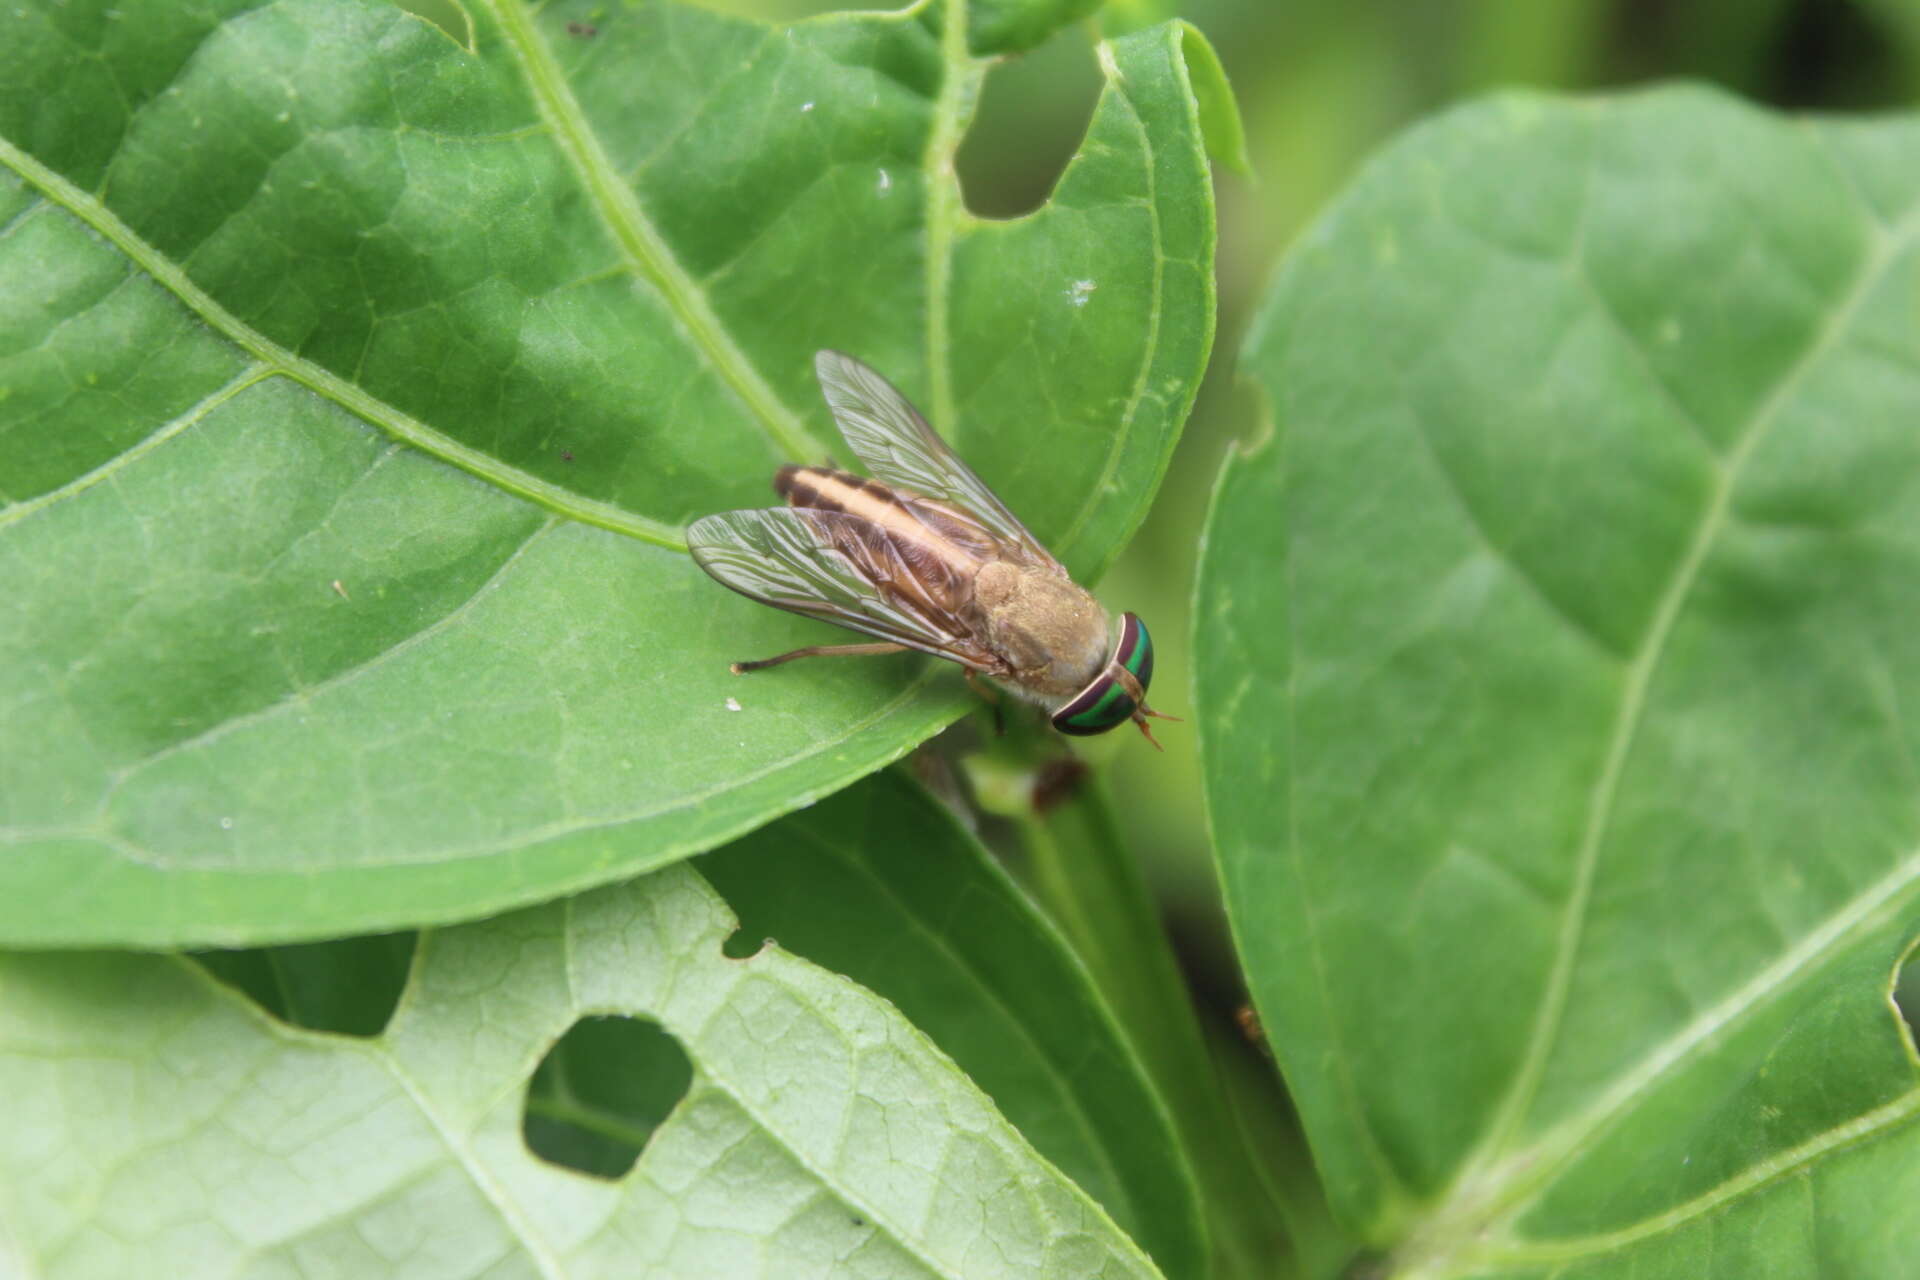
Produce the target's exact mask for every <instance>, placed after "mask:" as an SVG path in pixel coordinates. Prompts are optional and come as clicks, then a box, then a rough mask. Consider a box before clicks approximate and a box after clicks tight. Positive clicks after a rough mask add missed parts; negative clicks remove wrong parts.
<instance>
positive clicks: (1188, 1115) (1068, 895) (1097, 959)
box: [1008, 778, 1304, 1277]
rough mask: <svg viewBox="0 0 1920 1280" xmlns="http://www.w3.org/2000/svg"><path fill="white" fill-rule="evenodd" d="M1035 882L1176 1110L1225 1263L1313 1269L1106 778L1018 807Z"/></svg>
mask: <svg viewBox="0 0 1920 1280" xmlns="http://www.w3.org/2000/svg"><path fill="white" fill-rule="evenodd" d="M1008 816H1009V817H1011V819H1012V822H1013V826H1014V829H1015V831H1016V832H1017V833H1018V838H1019V843H1020V847H1021V850H1022V852H1023V853H1024V855H1025V857H1024V859H1023V861H1024V864H1025V865H1024V867H1023V869H1022V870H1023V876H1024V879H1025V881H1026V885H1027V888H1028V890H1029V892H1031V893H1032V894H1033V895H1034V896H1035V897H1036V898H1037V899H1039V901H1040V903H1041V905H1042V907H1043V908H1044V909H1045V910H1046V911H1047V913H1048V914H1049V915H1050V916H1052V918H1053V920H1054V922H1055V923H1056V924H1057V925H1058V926H1059V928H1060V930H1061V932H1063V933H1064V934H1065V935H1066V936H1067V939H1068V941H1069V942H1070V943H1072V945H1073V947H1074V949H1075V950H1076V951H1077V952H1078V953H1079V955H1080V957H1081V959H1082V961H1083V962H1084V963H1085V964H1086V966H1087V969H1088V971H1089V972H1090V973H1091V974H1092V975H1093V978H1094V982H1095V983H1096V985H1097V986H1098V987H1099V989H1100V991H1101V993H1102V994H1103V995H1104V996H1105V998H1106V1000H1107V1002H1108V1004H1109V1006H1110V1007H1111V1008H1112V1010H1113V1012H1114V1015H1115V1017H1116V1019H1117V1020H1118V1022H1119V1024H1120V1027H1121V1030H1122V1032H1123V1033H1124V1034H1125V1035H1126V1036H1127V1038H1128V1040H1129V1041H1130V1042H1131V1044H1132V1046H1133V1050H1134V1053H1135V1054H1136V1055H1137V1056H1138V1057H1139V1059H1140V1061H1141V1062H1142V1063H1144V1064H1145V1066H1146V1068H1147V1073H1148V1076H1149V1077H1150V1078H1151V1079H1152V1081H1153V1083H1154V1085H1155V1087H1156V1088H1157V1089H1158V1090H1159V1092H1160V1096H1161V1098H1162V1100H1163V1101H1164V1102H1165V1103H1166V1106H1167V1109H1168V1111H1169V1113H1170V1114H1171V1115H1172V1117H1173V1122H1174V1127H1175V1130H1176V1132H1177V1133H1178V1134H1179V1136H1180V1140H1181V1144H1182V1145H1183V1146H1184V1147H1185V1148H1186V1151H1187V1158H1188V1161H1189V1163H1190V1164H1191V1165H1192V1166H1193V1170H1194V1175H1195V1177H1196V1178H1197V1179H1198V1182H1199V1185H1200V1190H1201V1199H1202V1202H1203V1203H1204V1204H1206V1205H1207V1206H1208V1222H1207V1226H1208V1230H1209V1233H1210V1235H1211V1237H1212V1251H1213V1260H1214V1272H1215V1274H1216V1275H1220V1276H1266V1277H1271V1276H1293V1275H1301V1274H1304V1273H1303V1272H1301V1271H1300V1269H1299V1266H1298V1263H1297V1261H1296V1255H1295V1250H1294V1249H1293V1247H1292V1245H1291V1242H1290V1241H1289V1239H1288V1232H1287V1227H1286V1216H1285V1215H1284V1214H1283V1213H1282V1212H1281V1209H1280V1206H1279V1205H1278V1204H1277V1203H1276V1202H1275V1200H1274V1198H1273V1196H1272V1194H1271V1187H1272V1185H1273V1184H1272V1183H1271V1181H1270V1180H1269V1179H1268V1178H1267V1177H1266V1176H1264V1175H1263V1174H1262V1173H1261V1172H1260V1170H1259V1169H1258V1168H1257V1167H1256V1161H1255V1160H1254V1159H1253V1157H1252V1153H1251V1152H1250V1151H1249V1150H1248V1148H1247V1146H1246V1141H1247V1135H1249V1134H1251V1133H1257V1132H1261V1131H1263V1130H1262V1129H1261V1128H1260V1127H1259V1126H1254V1127H1248V1126H1244V1125H1242V1124H1241V1123H1240V1122H1239V1121H1238V1120H1237V1119H1236V1117H1235V1116H1234V1114H1233V1110H1232V1108H1231V1107H1230V1106H1229V1104H1228V1101H1227V1097H1226V1094H1225V1092H1224V1091H1223V1088H1222V1082H1221V1079H1220V1075H1219V1073H1218V1070H1217V1068H1216V1064H1215V1062H1214V1060H1213V1058H1212V1057H1211V1056H1210V1054H1209V1052H1208V1046H1207V1043H1206V1039H1205V1037H1204V1036H1203V1035H1202V1033H1201V1027H1200V1022H1199V1019H1198V1017H1197V1015H1196V1013H1195V1010H1194V1007H1193V1004H1192V1001H1191V999H1190V997H1189V995H1188V992H1187V987H1186V983H1185V982H1184V980H1183V979H1182V977H1181V973H1180V968H1179V965H1178V964H1177V963H1176V962H1175V960H1174V955H1173V949H1172V947H1171V945H1170V944H1169V942H1168V939H1167V935H1166V932H1165V930H1164V929H1163V928H1162V926H1161V922H1160V916H1159V912H1158V911H1157V910H1156V908H1155V906H1154V902H1153V898H1152V896H1151V894H1150V893H1149V892H1148V890H1147V885H1146V881H1145V879H1144V878H1143V877H1142V875H1141V873H1140V868H1139V865H1138V863H1137V862H1136V860H1135V859H1134V857H1133V855H1132V852H1131V851H1130V850H1129V849H1128V848H1127V847H1126V845H1125V842H1124V841H1123V840H1122V839H1121V836H1120V831H1119V829H1118V827H1117V825H1116V824H1115V822H1114V819H1113V811H1112V806H1111V804H1110V803H1109V801H1108V798H1107V794H1106V788H1105V787H1104V786H1103V785H1102V784H1101V783H1100V782H1099V781H1098V780H1097V779H1093V778H1088V779H1085V780H1083V782H1082V783H1081V785H1080V786H1079V787H1078V788H1077V789H1076V790H1075V791H1074V793H1073V794H1072V795H1071V796H1069V797H1068V798H1066V799H1065V800H1063V801H1061V802H1059V803H1057V804H1055V805H1052V806H1051V807H1049V808H1048V809H1047V810H1046V812H1045V813H1041V812H1038V811H1036V809H1035V808H1034V806H1033V805H1031V804H1027V805H1022V806H1020V807H1019V808H1018V810H1017V812H1011V813H1009V815H1008Z"/></svg>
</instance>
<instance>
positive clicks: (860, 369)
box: [813, 351, 1066, 574]
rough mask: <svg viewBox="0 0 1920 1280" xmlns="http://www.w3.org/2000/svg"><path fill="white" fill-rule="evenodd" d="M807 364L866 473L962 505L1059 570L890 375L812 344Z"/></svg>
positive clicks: (992, 529)
mask: <svg viewBox="0 0 1920 1280" xmlns="http://www.w3.org/2000/svg"><path fill="white" fill-rule="evenodd" d="M813 367H814V371H815V372H816V373H818V374H819V376H820V389H821V390H822V391H823V392H825V393H826V397H827V404H828V406H829V407H830V408H832V410H833V416H834V419H835V420H836V421H837V422H839V424H840V434H841V435H843V436H845V437H846V440H847V446H848V447H849V448H851V449H852V450H853V452H854V453H855V454H856V455H857V456H858V457H859V459H860V461H862V462H864V463H865V464H866V465H867V469H868V470H870V471H872V472H873V474H874V475H876V476H878V477H880V479H882V480H885V481H886V482H887V483H888V484H892V485H898V486H899V487H900V488H902V489H908V490H912V491H914V492H916V493H920V494H924V495H925V496H927V497H929V498H934V499H938V500H940V501H943V502H947V503H951V504H953V505H954V506H957V507H959V508H961V509H962V510H964V511H967V512H970V513H971V514H972V515H974V516H975V517H976V518H977V519H978V520H979V521H980V523H981V524H982V525H983V526H985V527H986V528H987V530H988V531H989V532H991V533H992V534H993V535H994V536H995V537H997V538H999V539H1000V540H1001V541H1002V542H1005V543H1007V544H1009V545H1011V546H1015V547H1020V548H1022V549H1024V550H1025V551H1026V552H1028V554H1029V555H1031V556H1032V557H1033V558H1034V559H1035V560H1036V561H1037V562H1039V563H1041V564H1045V565H1049V566H1051V567H1052V568H1054V569H1058V570H1059V571H1060V572H1061V573H1062V574H1064V573H1065V572H1066V570H1065V569H1062V568H1061V567H1060V562H1059V561H1057V560H1055V559H1054V558H1053V556H1052V554H1051V553H1050V552H1048V551H1047V549H1046V548H1045V547H1043V546H1041V545H1040V542H1039V540H1038V539H1037V538H1035V537H1034V536H1033V535H1032V534H1031V533H1028V532H1027V527H1026V526H1025V525H1023V524H1021V523H1020V521H1019V520H1018V519H1017V518H1015V516H1014V514H1013V512H1011V511H1009V510H1007V507H1006V504H1005V503H1003V502H1001V501H1000V499H999V498H998V497H996V496H995V495H994V492H993V490H991V489H989V488H987V486H986V483H985V482H984V481H983V480H981V479H980V477H979V476H977V475H975V474H973V470H972V469H971V468H970V467H968V466H967V464H966V463H964V462H962V461H960V459H959V457H957V456H956V455H955V454H954V452H953V450H951V449H949V448H947V444H946V441H944V440H942V439H941V438H940V437H939V435H938V434H937V433H936V432H935V431H934V429H933V428H932V427H931V426H929V425H928V424H927V420H926V419H925V418H923V417H921V416H920V411H919V410H918V409H915V408H914V407H913V406H912V405H911V404H909V403H908V402H907V398H906V397H905V396H903V395H901V394H900V392H899V390H898V389H896V388H895V387H894V385H893V384H892V383H891V382H888V381H887V380H886V379H885V378H883V377H881V376H880V375H879V374H878V373H875V372H874V371H873V370H872V369H870V368H868V367H867V366H866V365H864V364H862V363H860V362H859V361H858V360H855V359H854V358H853V357H852V356H848V355H842V354H841V353H840V352H838V351H822V352H819V353H818V354H816V355H815V356H814V358H813Z"/></svg>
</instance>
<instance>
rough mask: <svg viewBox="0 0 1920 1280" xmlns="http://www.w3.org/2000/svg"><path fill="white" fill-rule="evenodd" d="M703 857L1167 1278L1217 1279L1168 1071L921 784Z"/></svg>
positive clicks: (766, 929) (868, 784)
mask: <svg viewBox="0 0 1920 1280" xmlns="http://www.w3.org/2000/svg"><path fill="white" fill-rule="evenodd" d="M902 833H911V836H910V838H903V834H902ZM697 866H698V869H699V871H700V873H701V874H702V875H703V876H705V877H706V878H707V879H708V880H709V881H710V882H712V884H713V886H714V887H715V888H716V889H718V890H719V891H720V893H721V896H723V897H724V898H725V899H726V900H727V903H728V905H729V906H731V907H732V908H733V910H734V911H735V912H736V913H737V914H738V915H739V916H740V919H741V933H742V934H743V935H744V937H745V938H746V939H752V940H757V939H760V938H771V939H774V940H776V941H777V942H778V943H779V944H780V945H781V946H782V947H784V948H786V949H787V950H790V951H793V952H796V953H798V954H800V955H803V956H805V957H806V958H807V959H809V960H811V961H813V962H814V963H816V964H819V965H822V966H824V967H826V968H828V969H831V970H833V971H834V972H836V973H841V974H845V975H846V976H848V977H850V978H852V979H853V980H854V981H856V982H858V983H860V984H861V985H862V986H865V987H867V988H869V989H871V990H873V991H875V992H877V993H878V994H880V995H882V996H885V997H886V998H887V999H888V1000H889V1001H891V1002H892V1003H893V1004H894V1005H895V1007H897V1008H898V1009H899V1010H900V1011H901V1013H902V1014H904V1015H905V1016H906V1017H907V1018H908V1019H909V1020H910V1021H911V1022H912V1023H913V1025H914V1026H915V1027H917V1028H919V1029H920V1030H921V1031H922V1032H923V1033H925V1034H926V1035H927V1036H928V1037H929V1038H930V1039H931V1040H933V1042H934V1043H935V1044H937V1045H939V1046H940V1048H941V1049H943V1050H944V1051H945V1052H947V1053H948V1054H950V1055H952V1057H953V1059H954V1062H955V1063H956V1064H957V1065H958V1066H959V1067H960V1068H961V1069H962V1070H963V1071H965V1072H966V1073H967V1077H968V1078H969V1079H971V1080H972V1081H973V1082H974V1083H976V1084H977V1085H979V1086H980V1088H982V1089H983V1090H985V1091H986V1093H987V1094H988V1095H989V1096H990V1097H992V1098H993V1100H994V1104H995V1105H996V1106H998V1107H999V1108H1000V1110H1001V1111H1002V1112H1003V1113H1004V1114H1005V1115H1006V1117H1007V1119H1008V1120H1010V1121H1011V1122H1012V1123H1013V1124H1014V1125H1015V1126H1016V1127H1017V1128H1018V1129H1019V1130H1020V1132H1021V1134H1023V1135H1024V1136H1025V1137H1026V1139H1027V1141H1029V1142H1031V1143H1033V1145H1034V1146H1035V1147H1036V1148H1037V1149H1038V1150H1039V1151H1040V1153H1041V1154H1042V1155H1044V1156H1046V1158H1047V1159H1048V1160H1050V1161H1051V1162H1052V1163H1053V1164H1054V1165H1055V1166H1057V1167H1058V1168H1059V1169H1060V1170H1061V1172H1063V1173H1065V1174H1066V1175H1067V1176H1068V1177H1070V1178H1072V1179H1073V1180H1074V1182H1075V1183H1077V1184H1078V1185H1079V1186H1080V1187H1082V1188H1083V1189H1085V1190H1086V1192H1087V1193H1088V1194H1089V1195H1091V1196H1092V1197H1093V1198H1094V1199H1095V1200H1097V1201H1099V1202H1100V1203H1101V1204H1102V1205H1103V1206H1105V1207H1106V1209H1107V1211H1108V1212H1109V1213H1111V1214H1112V1215H1113V1217H1114V1220H1115V1221H1116V1222H1118V1223H1119V1224H1120V1226H1121V1227H1122V1228H1123V1229H1125V1230H1126V1231H1127V1232H1128V1233H1129V1234H1130V1235H1131V1236H1132V1237H1133V1238H1134V1239H1135V1240H1137V1241H1139V1242H1140V1244H1141V1245H1142V1246H1143V1247H1144V1248H1146V1249H1147V1251H1148V1252H1149V1253H1151V1254H1152V1255H1153V1257H1154V1259H1155V1260H1156V1261H1157V1262H1158V1263H1159V1265H1160V1268H1161V1269H1162V1270H1163V1271H1165V1272H1166V1273H1167V1274H1168V1275H1170V1276H1198V1275H1203V1274H1206V1272H1205V1270H1204V1259H1205V1257H1206V1239H1205V1232H1204V1230H1203V1228H1202V1227H1201V1224H1200V1218H1199V1214H1200V1209H1199V1206H1198V1204H1196V1201H1195V1192H1194V1185H1193V1174H1192V1171H1191V1170H1190V1169H1189V1168H1188V1167H1187V1160H1186V1157H1185V1156H1184V1155H1183V1154H1182V1151H1181V1147H1180V1140H1179V1138H1178V1136H1177V1135H1176V1132H1175V1129H1174V1125H1173V1123H1172V1120H1171V1119H1170V1117H1169V1115H1168V1110H1167V1104H1166V1103H1165V1102H1163V1101H1162V1100H1161V1095H1160V1094H1158V1093H1156V1092H1155V1089H1154V1085H1153V1083H1152V1080H1153V1077H1152V1076H1151V1075H1150V1074H1148V1072H1147V1069H1146V1067H1145V1066H1144V1065H1143V1064H1142V1063H1141V1062H1140V1061H1139V1059H1138V1058H1137V1056H1136V1054H1135V1051H1134V1050H1133V1049H1132V1048H1130V1047H1129V1045H1128V1041H1127V1039H1126V1036H1125V1035H1124V1034H1123V1032H1122V1029H1121V1027H1120V1026H1119V1025H1118V1024H1117V1023H1116V1021H1115V1016H1114V1014H1113V1013H1112V1012H1110V1011H1109V1009H1108V1007H1107V1005H1106V1004H1105V1003H1104V1002H1103V1001H1102V999H1101V997H1100V995H1099V993H1098V990H1097V988H1096V987H1095V985H1094V983H1093V980H1092V979H1091V978H1090V976H1089V975H1088V973H1087V971H1086V969H1085V968H1084V967H1083V966H1082V964H1081V962H1080V960H1079V959H1078V958H1077V957H1076V956H1075V954H1074V952H1073V950H1072V949H1071V948H1069V947H1068V945H1067V943H1066V942H1065V940H1064V939H1062V937H1061V936H1060V934H1059V933H1057V932H1056V931H1055V930H1054V928H1053V927H1052V926H1051V925H1050V924H1049V923H1048V922H1047V920H1046V919H1045V917H1043V916H1042V915H1041V914H1040V913H1039V912H1038V911H1037V910H1036V909H1035V908H1034V907H1033V905H1032V904H1031V903H1030V902H1029V901H1028V900H1027V898H1026V897H1025V896H1024V895H1023V894H1022V893H1021V892H1020V890H1019V889H1018V888H1017V887H1015V885H1014V884H1013V883H1012V882H1011V881H1010V880H1009V879H1008V878H1007V876H1006V874H1005V873H1004V872H1003V871H1001V869H1000V868H999V866H998V864H996V863H995V862H994V861H993V860H992V859H991V858H990V857H989V856H988V854H987V852H986V850H984V849H983V848H981V846H980V844H979V842H978V841H976V840H975V839H973V838H972V837H971V836H969V835H968V834H967V833H966V832H964V831H963V830H961V829H960V827H959V826H958V824H957V823H956V822H955V821H954V819H953V818H952V816H951V815H949V814H947V813H945V812H943V811H942V810H941V809H940V807H939V806H938V805H937V804H935V803H934V802H933V801H932V800H930V799H929V798H928V797H927V796H926V794H925V793H924V792H922V791H921V790H920V789H919V788H918V787H916V786H914V785H912V784H910V783H908V782H907V781H905V780H904V779H902V778H899V777H897V776H894V775H893V774H891V773H888V774H881V775H878V776H876V777H873V778H870V779H868V780H866V781H865V782H862V783H860V784H859V785H857V786H855V787H851V788H849V789H847V790H846V791H843V792H841V793H840V794H839V795H837V796H834V797H833V798H832V799H830V800H826V801H823V802H822V803H820V804H819V805H816V806H814V807H813V808H811V809H808V810H805V811H804V812H801V813H796V814H792V815H790V816H789V817H786V818H783V819H781V820H780V821H779V822H777V823H774V824H773V825H771V826H769V827H766V828H764V829H762V830H760V831H758V832H756V833H754V834H753V835H751V836H748V837H747V838H746V839H744V840H738V841H735V842H734V843H733V844H730V845H728V846H727V847H725V848H724V849H718V850H715V851H714V852H712V853H710V854H707V855H706V856H704V857H702V858H701V859H700V861H699V863H698V864H697ZM1178 994H1179V993H1176V995H1178Z"/></svg>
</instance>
